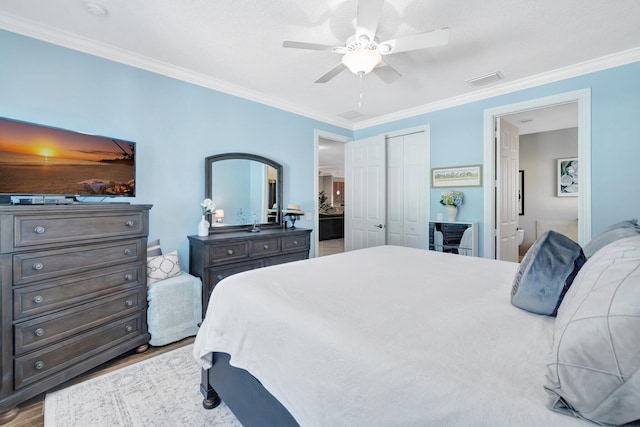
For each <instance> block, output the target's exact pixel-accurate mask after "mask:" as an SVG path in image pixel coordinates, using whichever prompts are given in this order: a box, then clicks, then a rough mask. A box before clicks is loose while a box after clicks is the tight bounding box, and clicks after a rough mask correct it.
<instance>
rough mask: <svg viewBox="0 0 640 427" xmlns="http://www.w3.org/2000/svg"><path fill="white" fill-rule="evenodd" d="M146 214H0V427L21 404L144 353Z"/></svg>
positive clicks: (87, 208) (99, 210)
mask: <svg viewBox="0 0 640 427" xmlns="http://www.w3.org/2000/svg"><path fill="white" fill-rule="evenodd" d="M149 209H151V206H150V205H129V204H125V203H122V204H121V203H101V204H87V205H82V204H77V205H40V206H0V321H1V326H0V334H1V338H2V339H1V340H0V370H1V372H2V379H1V383H0V424H2V423H5V422H8V421H10V420H11V419H12V418H13V417H15V415H17V413H18V409H17V405H18V404H20V403H22V402H24V401H26V400H28V399H30V398H31V397H34V396H36V395H38V394H40V393H43V392H45V391H47V390H49V389H51V388H52V387H54V386H56V385H59V384H61V383H63V382H65V381H67V380H69V379H71V378H73V377H75V376H77V375H79V374H81V373H83V372H86V371H88V370H90V369H92V368H94V367H96V366H98V365H100V364H102V363H104V362H106V361H108V360H110V359H112V358H114V357H116V356H118V355H120V354H122V353H125V352H127V351H129V350H133V349H137V350H138V351H144V350H146V348H147V342H148V341H149V334H148V333H147V319H146V309H147V288H146V248H147V235H148V231H149V221H148V219H149Z"/></svg>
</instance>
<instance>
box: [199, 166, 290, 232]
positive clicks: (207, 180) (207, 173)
mask: <svg viewBox="0 0 640 427" xmlns="http://www.w3.org/2000/svg"><path fill="white" fill-rule="evenodd" d="M238 159H240V160H253V161H256V162H260V163H264V164H266V165H267V166H271V167H272V168H274V169H275V170H276V180H277V182H276V203H277V204H278V217H277V218H278V220H277V221H276V222H269V223H262V224H259V225H260V228H278V227H282V224H283V221H282V188H283V168H282V165H281V164H280V163H278V162H275V161H273V160H271V159H268V158H266V157H263V156H259V155H257V154H249V153H223V154H214V155H212V156H208V157H206V158H205V159H204V197H205V198H212V194H211V192H212V188H211V187H212V182H211V179H212V178H213V176H212V175H213V173H212V167H213V164H214V163H215V162H219V161H221V160H238ZM209 223H210V224H211V226H210V227H209V234H211V233H225V232H230V231H239V230H249V229H251V228H252V226H253V225H252V224H248V225H247V224H240V225H225V226H224V227H214V226H213V221H211V217H209Z"/></svg>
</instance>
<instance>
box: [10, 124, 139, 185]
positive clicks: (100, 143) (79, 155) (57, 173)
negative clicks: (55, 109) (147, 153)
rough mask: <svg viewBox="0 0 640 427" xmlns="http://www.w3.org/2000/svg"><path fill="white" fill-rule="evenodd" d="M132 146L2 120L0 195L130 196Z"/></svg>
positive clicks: (133, 175) (133, 171) (133, 165)
mask: <svg viewBox="0 0 640 427" xmlns="http://www.w3.org/2000/svg"><path fill="white" fill-rule="evenodd" d="M135 178H136V158H135V143H133V142H130V141H123V140H120V139H115V138H108V137H104V136H97V135H87V134H84V133H80V132H74V131H70V130H65V129H58V128H53V127H49V126H44V125H38V124H35V123H27V122H22V121H17V120H13V119H7V118H2V117H0V195H5V196H7V195H10V196H27V197H39V196H42V197H46V196H65V197H85V196H94V197H134V196H135V194H136V186H135Z"/></svg>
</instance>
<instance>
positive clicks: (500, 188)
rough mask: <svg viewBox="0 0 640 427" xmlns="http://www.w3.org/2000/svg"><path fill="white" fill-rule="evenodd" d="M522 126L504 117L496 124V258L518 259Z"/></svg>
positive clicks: (515, 260) (505, 259)
mask: <svg viewBox="0 0 640 427" xmlns="http://www.w3.org/2000/svg"><path fill="white" fill-rule="evenodd" d="M519 134H520V132H519V130H518V128H517V127H516V126H514V125H512V124H511V123H509V122H507V121H506V120H504V119H503V118H499V119H498V120H497V123H496V148H497V150H496V153H497V157H498V162H497V175H498V180H497V186H496V193H497V197H496V223H497V224H498V227H497V230H496V237H497V241H498V245H497V253H496V259H500V260H503V261H512V262H518V236H517V234H518V232H517V230H518V207H517V206H518V203H517V201H518V148H519V139H520V135H519Z"/></svg>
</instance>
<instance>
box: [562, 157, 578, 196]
mask: <svg viewBox="0 0 640 427" xmlns="http://www.w3.org/2000/svg"><path fill="white" fill-rule="evenodd" d="M578 184H579V183H578V159H577V158H576V157H571V158H567V159H558V197H566V196H577V195H578V189H579V187H578Z"/></svg>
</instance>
